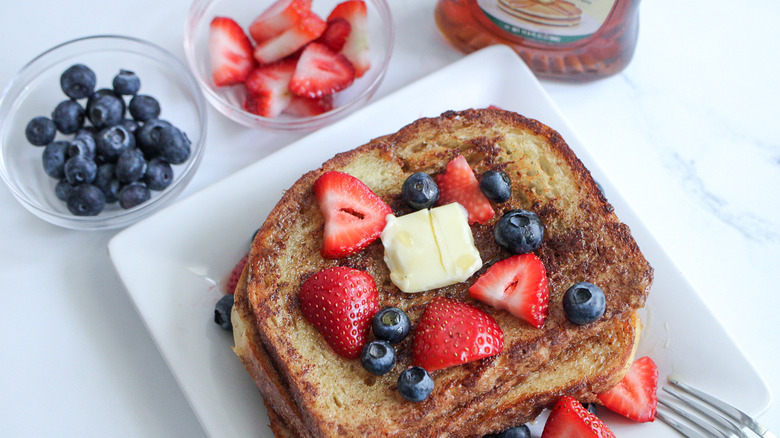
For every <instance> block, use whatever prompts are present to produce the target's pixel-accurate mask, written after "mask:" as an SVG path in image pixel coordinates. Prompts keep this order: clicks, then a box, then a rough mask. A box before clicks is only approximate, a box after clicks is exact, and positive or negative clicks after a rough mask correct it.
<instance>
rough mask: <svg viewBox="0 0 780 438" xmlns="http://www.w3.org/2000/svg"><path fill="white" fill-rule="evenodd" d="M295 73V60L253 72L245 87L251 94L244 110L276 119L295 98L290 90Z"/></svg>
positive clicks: (266, 66)
mask: <svg viewBox="0 0 780 438" xmlns="http://www.w3.org/2000/svg"><path fill="white" fill-rule="evenodd" d="M293 71H295V60H294V59H283V60H281V61H279V62H275V63H273V64H266V65H261V66H259V67H257V68H255V69H254V70H252V71H251V72H250V73H249V76H247V78H246V83H245V85H246V89H247V91H248V92H249V94H248V95H247V97H246V101H245V102H244V108H246V110H247V111H249V112H251V113H253V114H257V115H259V116H263V117H276V116H278V115H279V114H281V113H282V111H283V110H284V109H285V108H287V106H288V105H289V104H290V101H291V100H292V98H293V95H292V93H291V92H290V89H289V84H290V78H292V74H293Z"/></svg>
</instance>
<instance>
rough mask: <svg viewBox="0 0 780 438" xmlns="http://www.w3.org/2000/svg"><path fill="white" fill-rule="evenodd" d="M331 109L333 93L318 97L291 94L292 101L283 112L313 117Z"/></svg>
mask: <svg viewBox="0 0 780 438" xmlns="http://www.w3.org/2000/svg"><path fill="white" fill-rule="evenodd" d="M332 109H333V95H328V96H323V97H320V98H318V99H309V98H308V97H300V96H293V98H292V101H291V102H290V104H289V105H288V106H287V108H285V109H284V111H283V112H284V113H285V114H289V115H292V116H297V117H313V116H318V115H320V114H322V113H326V112H328V111H330V110H332Z"/></svg>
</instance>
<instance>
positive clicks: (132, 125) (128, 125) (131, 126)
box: [119, 119, 141, 134]
mask: <svg viewBox="0 0 780 438" xmlns="http://www.w3.org/2000/svg"><path fill="white" fill-rule="evenodd" d="M119 124H120V125H122V126H124V128H125V129H127V132H129V133H131V134H135V131H137V130H138V128H139V127H140V126H141V124H140V123H138V122H136V121H135V120H133V119H123V120H122V121H121V122H119Z"/></svg>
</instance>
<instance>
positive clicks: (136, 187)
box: [119, 181, 152, 209]
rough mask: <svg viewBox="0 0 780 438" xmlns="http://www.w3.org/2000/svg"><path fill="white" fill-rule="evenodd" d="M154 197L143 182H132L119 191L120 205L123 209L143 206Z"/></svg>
mask: <svg viewBox="0 0 780 438" xmlns="http://www.w3.org/2000/svg"><path fill="white" fill-rule="evenodd" d="M151 197H152V192H150V191H149V188H148V187H146V184H144V183H142V182H138V181H136V182H131V183H130V184H128V185H126V186H123V187H122V188H121V189H119V205H120V206H121V207H122V208H125V209H127V208H133V207H135V206H136V205H140V204H143V203H144V202H146V201H148V200H149V199H150V198H151Z"/></svg>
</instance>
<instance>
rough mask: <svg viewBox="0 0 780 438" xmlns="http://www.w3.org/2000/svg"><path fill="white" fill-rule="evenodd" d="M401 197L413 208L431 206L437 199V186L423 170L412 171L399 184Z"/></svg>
mask: <svg viewBox="0 0 780 438" xmlns="http://www.w3.org/2000/svg"><path fill="white" fill-rule="evenodd" d="M401 197H403V199H404V201H406V204H407V205H409V207H412V208H413V209H415V210H422V209H423V208H428V207H432V206H433V204H435V203H436V201H437V200H438V199H439V186H438V185H436V181H434V180H433V178H431V176H430V175H428V174H427V173H425V172H417V173H413V174H412V175H411V176H409V178H406V181H404V184H403V186H401Z"/></svg>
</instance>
